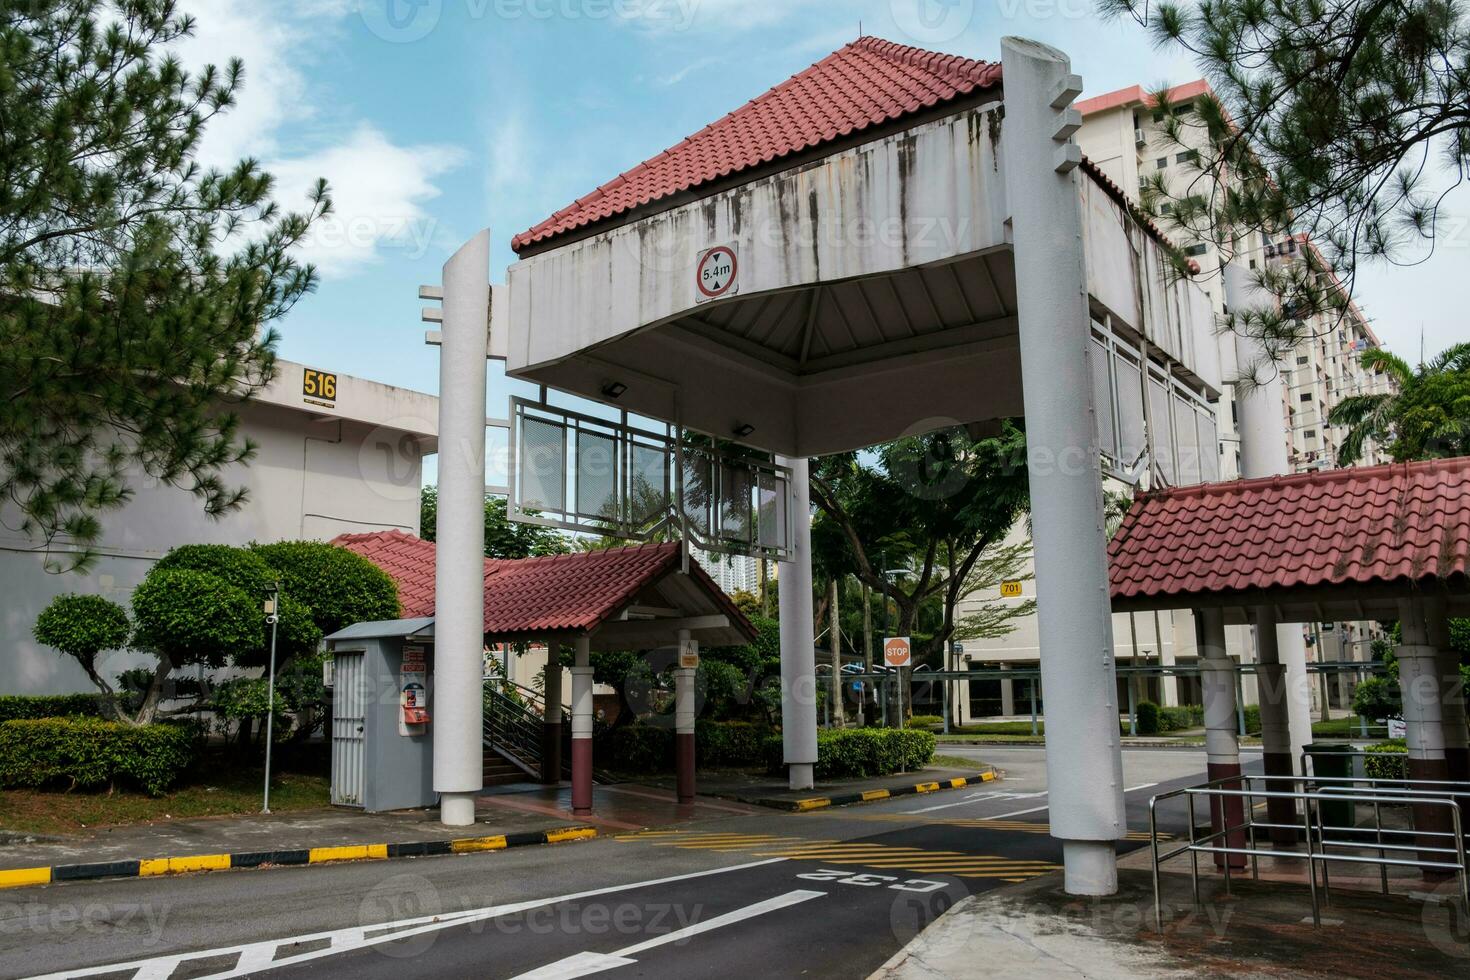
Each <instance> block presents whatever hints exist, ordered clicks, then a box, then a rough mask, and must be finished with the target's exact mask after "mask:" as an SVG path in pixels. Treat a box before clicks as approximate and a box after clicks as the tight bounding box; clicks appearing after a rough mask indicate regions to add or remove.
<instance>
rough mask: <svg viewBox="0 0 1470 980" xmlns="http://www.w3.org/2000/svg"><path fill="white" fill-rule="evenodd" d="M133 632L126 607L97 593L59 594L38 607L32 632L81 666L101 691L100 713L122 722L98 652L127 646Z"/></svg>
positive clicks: (115, 698) (114, 694)
mask: <svg viewBox="0 0 1470 980" xmlns="http://www.w3.org/2000/svg"><path fill="white" fill-rule="evenodd" d="M132 631H133V627H132V623H131V622H130V621H129V620H128V613H127V610H126V609H124V608H123V607H122V606H119V605H118V604H117V603H115V602H113V601H112V600H110V599H106V598H103V597H102V596H99V595H60V596H57V597H56V598H55V599H52V600H51V602H50V604H49V605H47V606H46V608H45V609H43V610H41V615H39V616H37V617H36V625H35V626H34V627H33V628H32V631H31V632H32V633H33V635H34V636H35V637H36V640H37V642H40V643H44V644H46V645H47V646H48V647H52V648H53V649H55V650H56V651H58V652H59V653H61V654H62V655H64V656H67V657H71V658H72V659H73V660H75V661H76V662H77V663H78V664H79V665H81V668H82V670H83V671H84V672H85V673H86V675H87V677H88V679H90V680H91V681H92V683H93V684H94V685H96V687H97V689H98V690H99V691H100V692H102V699H101V704H102V711H103V713H104V714H105V715H106V716H107V717H108V718H111V719H113V720H114V721H123V720H126V719H125V718H124V716H123V712H122V710H121V707H120V706H119V704H118V692H117V691H116V690H115V689H114V688H113V686H112V684H111V683H109V682H108V680H107V678H106V677H104V676H102V673H101V672H100V671H99V670H98V669H97V655H98V654H99V653H105V652H107V651H109V650H121V649H122V648H123V647H125V646H127V645H128V639H129V637H130V636H131V635H132ZM156 703H157V702H156V699H155V704H156ZM149 707H151V706H149ZM150 714H151V713H150Z"/></svg>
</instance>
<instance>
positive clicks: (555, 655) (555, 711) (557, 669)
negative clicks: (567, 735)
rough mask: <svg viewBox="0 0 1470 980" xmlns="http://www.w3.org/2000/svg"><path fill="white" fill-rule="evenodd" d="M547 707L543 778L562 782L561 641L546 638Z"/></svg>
mask: <svg viewBox="0 0 1470 980" xmlns="http://www.w3.org/2000/svg"><path fill="white" fill-rule="evenodd" d="M543 689H544V693H545V695H546V710H545V711H543V712H542V714H541V781H542V782H543V783H546V784H548V785H552V786H554V785H556V784H557V783H559V782H561V735H562V720H561V644H560V643H559V642H557V641H556V640H548V641H547V642H546V680H545V684H544V685H543Z"/></svg>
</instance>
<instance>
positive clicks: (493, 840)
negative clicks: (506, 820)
mask: <svg viewBox="0 0 1470 980" xmlns="http://www.w3.org/2000/svg"><path fill="white" fill-rule="evenodd" d="M504 847H505V836H504V835H503V834H497V835H495V836H492V837H461V838H460V839H459V840H452V841H450V842H449V850H450V851H452V852H453V853H455V854H474V853H476V852H478V851H499V850H502V849H503V848H504Z"/></svg>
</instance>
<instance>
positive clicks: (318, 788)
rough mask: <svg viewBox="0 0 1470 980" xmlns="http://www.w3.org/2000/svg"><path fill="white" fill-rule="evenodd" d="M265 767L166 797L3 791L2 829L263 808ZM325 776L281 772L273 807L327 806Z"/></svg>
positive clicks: (71, 829) (57, 829)
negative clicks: (262, 789) (261, 802)
mask: <svg viewBox="0 0 1470 980" xmlns="http://www.w3.org/2000/svg"><path fill="white" fill-rule="evenodd" d="M264 776H265V773H264V771H263V770H260V769H255V770H250V769H246V770H241V771H229V772H226V773H224V774H223V775H222V776H221V777H220V778H219V779H214V780H210V781H207V782H205V781H199V782H196V783H194V784H192V785H189V786H182V787H180V788H178V789H176V790H174V791H173V792H170V793H165V794H164V795H162V796H149V795H148V794H146V793H139V792H133V791H126V790H118V791H116V792H113V793H111V794H109V793H108V792H107V791H105V790H103V791H99V792H81V791H73V792H70V793H64V792H48V791H45V790H29V789H14V790H5V791H3V792H0V830H9V831H14V832H18V833H26V834H48V835H50V834H75V833H80V832H82V831H85V830H88V829H90V828H93V827H110V826H119V825H124V824H137V823H154V822H157V821H162V820H180V819H184V818H187V817H218V816H229V815H232V814H243V813H259V812H260V794H261V784H262V781H263V779H264ZM330 793H331V782H330V780H329V779H328V778H327V777H326V776H311V775H302V774H299V773H289V772H288V773H281V774H280V775H278V776H276V777H275V778H274V779H273V780H272V781H271V811H272V812H277V811H285V810H312V809H316V808H318V807H324V806H326V805H327V803H328V800H329V798H330Z"/></svg>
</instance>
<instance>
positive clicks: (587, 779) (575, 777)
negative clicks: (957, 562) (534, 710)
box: [572, 636, 592, 817]
mask: <svg viewBox="0 0 1470 980" xmlns="http://www.w3.org/2000/svg"><path fill="white" fill-rule="evenodd" d="M591 655H592V641H591V639H590V638H588V637H586V636H579V637H577V654H576V661H575V662H574V665H573V667H572V813H573V814H575V815H576V816H579V817H586V816H590V815H591V814H592V665H591V663H590V662H589V661H590V658H591Z"/></svg>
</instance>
